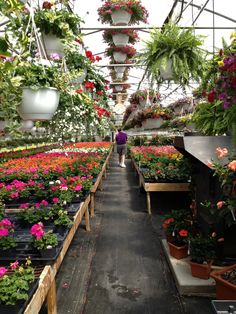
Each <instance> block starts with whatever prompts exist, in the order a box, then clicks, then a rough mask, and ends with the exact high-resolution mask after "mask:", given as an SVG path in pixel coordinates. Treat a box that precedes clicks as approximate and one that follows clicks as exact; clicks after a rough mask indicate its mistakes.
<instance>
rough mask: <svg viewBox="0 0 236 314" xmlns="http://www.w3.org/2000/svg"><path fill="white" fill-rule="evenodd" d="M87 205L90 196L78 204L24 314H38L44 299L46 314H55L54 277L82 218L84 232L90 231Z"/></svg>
mask: <svg viewBox="0 0 236 314" xmlns="http://www.w3.org/2000/svg"><path fill="white" fill-rule="evenodd" d="M89 203H90V195H88V197H87V198H86V199H85V201H84V202H83V203H81V204H80V207H79V210H78V211H77V213H76V214H75V216H74V223H73V226H72V228H71V229H70V231H69V233H68V235H67V237H66V239H65V241H64V243H63V247H62V250H61V252H60V254H59V256H58V258H57V260H56V261H55V263H54V264H53V265H51V266H49V265H47V266H45V267H44V269H43V271H42V273H41V275H40V278H39V286H38V288H37V290H36V292H35V293H34V295H33V297H32V298H31V300H30V302H29V304H28V305H27V307H26V309H25V311H24V314H32V313H34V314H37V313H39V311H40V309H41V307H42V305H43V303H44V301H45V300H46V299H47V311H48V314H56V313H57V304H56V283H55V277H56V274H57V272H58V270H59V268H60V266H61V263H62V261H63V259H64V257H65V255H66V252H67V250H68V248H69V246H70V244H71V241H72V240H73V237H74V235H75V233H76V230H77V228H78V226H79V224H80V223H81V221H82V218H83V217H85V224H86V230H87V231H90V222H89V211H88V207H89Z"/></svg>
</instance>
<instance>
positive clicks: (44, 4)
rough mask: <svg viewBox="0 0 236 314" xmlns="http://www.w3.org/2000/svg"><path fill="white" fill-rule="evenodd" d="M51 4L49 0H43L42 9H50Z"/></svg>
mask: <svg viewBox="0 0 236 314" xmlns="http://www.w3.org/2000/svg"><path fill="white" fill-rule="evenodd" d="M52 6H53V4H52V3H51V2H49V1H44V3H43V9H47V10H50V9H51V7H52Z"/></svg>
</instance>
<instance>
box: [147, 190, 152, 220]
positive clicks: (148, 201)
mask: <svg viewBox="0 0 236 314" xmlns="http://www.w3.org/2000/svg"><path fill="white" fill-rule="evenodd" d="M147 210H148V213H149V215H151V214H152V210H151V198H150V192H147Z"/></svg>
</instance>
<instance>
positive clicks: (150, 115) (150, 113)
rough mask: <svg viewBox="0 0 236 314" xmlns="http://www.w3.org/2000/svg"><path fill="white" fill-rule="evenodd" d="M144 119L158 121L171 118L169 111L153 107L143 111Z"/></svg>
mask: <svg viewBox="0 0 236 314" xmlns="http://www.w3.org/2000/svg"><path fill="white" fill-rule="evenodd" d="M143 113H144V119H159V118H162V119H163V120H170V119H171V117H172V114H171V111H170V110H169V109H168V108H162V107H160V106H159V105H153V106H151V107H148V108H145V109H144V110H143Z"/></svg>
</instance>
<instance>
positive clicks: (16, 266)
mask: <svg viewBox="0 0 236 314" xmlns="http://www.w3.org/2000/svg"><path fill="white" fill-rule="evenodd" d="M18 266H19V262H18V261H15V262H14V263H11V264H10V267H11V269H16V268H18Z"/></svg>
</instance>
